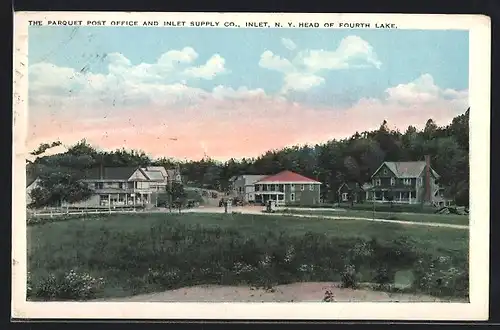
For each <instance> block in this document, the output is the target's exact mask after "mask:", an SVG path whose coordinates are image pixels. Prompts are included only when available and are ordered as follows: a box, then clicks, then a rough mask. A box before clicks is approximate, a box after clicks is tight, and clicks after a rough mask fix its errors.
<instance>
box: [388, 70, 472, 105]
mask: <svg viewBox="0 0 500 330" xmlns="http://www.w3.org/2000/svg"><path fill="white" fill-rule="evenodd" d="M385 92H386V100H387V101H388V102H393V103H398V104H403V105H411V104H422V103H432V102H437V101H439V100H451V101H459V102H460V101H463V102H467V99H468V92H467V91H457V90H453V89H441V88H440V87H439V86H437V85H436V84H435V82H434V78H433V77H432V76H431V75H430V74H428V73H425V74H423V75H421V76H420V77H418V78H417V79H415V80H414V81H412V82H409V83H407V84H399V85H397V86H395V87H390V88H388V89H386V91H385Z"/></svg>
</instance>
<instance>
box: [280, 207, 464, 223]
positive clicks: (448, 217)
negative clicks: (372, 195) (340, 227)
mask: <svg viewBox="0 0 500 330" xmlns="http://www.w3.org/2000/svg"><path fill="white" fill-rule="evenodd" d="M285 212H286V213H292V214H312V215H318V216H344V217H359V218H368V219H372V218H375V219H390V220H401V221H412V222H435V223H448V224H455V225H468V224H469V216H468V215H456V214H427V213H401V212H378V211H376V212H373V211H358V210H349V209H345V210H341V211H337V210H300V209H286V210H285Z"/></svg>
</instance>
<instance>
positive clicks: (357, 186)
mask: <svg viewBox="0 0 500 330" xmlns="http://www.w3.org/2000/svg"><path fill="white" fill-rule="evenodd" d="M344 186H345V187H347V189H349V190H351V191H356V192H359V191H363V190H364V189H363V187H361V186H360V184H359V183H357V182H344V183H342V184H341V185H340V187H339V189H337V191H340V189H342V187H344Z"/></svg>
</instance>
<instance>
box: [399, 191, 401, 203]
mask: <svg viewBox="0 0 500 330" xmlns="http://www.w3.org/2000/svg"><path fill="white" fill-rule="evenodd" d="M399 201H400V202H401V191H400V192H399Z"/></svg>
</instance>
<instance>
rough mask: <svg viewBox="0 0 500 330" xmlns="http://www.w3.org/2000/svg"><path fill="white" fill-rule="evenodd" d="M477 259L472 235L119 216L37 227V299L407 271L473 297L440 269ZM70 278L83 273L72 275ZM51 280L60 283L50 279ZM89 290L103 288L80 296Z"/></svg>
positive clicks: (32, 256)
mask: <svg viewBox="0 0 500 330" xmlns="http://www.w3.org/2000/svg"><path fill="white" fill-rule="evenodd" d="M374 239H376V240H374ZM467 251H468V232H467V231H464V230H456V229H449V228H422V227H418V228H417V227H409V226H404V225H398V224H387V223H383V224H382V223H374V222H359V221H356V222H354V221H349V220H338V221H325V220H321V219H313V218H308V219H300V218H296V217H295V218H294V217H286V216H282V215H277V216H264V215H262V216H261V215H245V214H229V215H224V214H180V215H179V214H121V215H119V214H111V215H93V216H89V217H87V218H84V219H74V220H67V221H60V222H52V223H46V224H37V225H32V226H28V271H29V272H30V275H31V279H30V281H31V283H30V286H31V287H32V290H31V296H32V298H35V299H36V298H37V296H38V298H44V299H65V298H66V299H82V298H102V297H120V296H129V295H133V294H139V293H147V292H153V291H161V290H166V289H172V288H178V287H183V286H189V285H196V284H211V283H212V284H222V285H234V284H252V285H263V286H269V285H276V284H286V283H291V282H297V281H344V282H346V276H347V277H348V278H347V279H349V278H350V277H352V278H353V279H354V281H355V282H356V281H372V280H374V281H375V282H377V281H378V282H381V284H387V283H392V282H394V279H395V274H396V273H398V272H399V273H401V271H406V272H408V271H409V272H410V273H411V276H409V277H411V278H413V279H414V282H418V283H417V284H415V285H414V290H415V291H417V292H425V293H429V294H434V295H441V296H442V295H462V296H463V295H466V294H467V291H468V289H467V286H468V280H467V281H465V282H464V278H463V275H464V274H462V273H463V272H462V273H460V274H461V275H457V274H455V273H453V272H452V273H453V274H455V275H453V274H451V275H450V274H448V273H446V272H445V273H442V274H441V273H440V274H441V275H439V276H442V277H443V278H442V279H441V284H440V287H439V288H438V287H436V284H435V283H434V282H436V281H437V280H439V278H438V279H435V278H434V277H436V276H437V275H436V274H437V272H436V271H435V270H434V269H436V267H437V268H439V267H441V268H442V269H443V271H445V270H446V271H448V270H450V269H455V270H456V269H461V270H464V269H467V267H468V266H467V264H468V263H467V254H468V253H467ZM438 264H439V265H438ZM346 267H347V268H346ZM349 267H350V268H349ZM346 269H347V271H346ZM353 269H354V271H353ZM70 270H74V271H75V274H76V275H75V274H73V275H71V274H70V275H67V274H68V272H69V271H70ZM430 270H432V272H430ZM50 274H56V275H57V274H59V275H57V276H56V278H52V279H51V280H47V278H50V277H49V275H50ZM61 274H66V275H65V276H63V275H61ZM78 274H88V275H89V276H88V278H87V277H84V276H83V277H78ZM443 274H445V275H443ZM446 274H447V275H446ZM433 276H434V277H433ZM457 276H458V277H459V278H458V280H459V282H457V283H458V284H456V283H455V282H453V281H458V280H457ZM460 276H462V277H460ZM448 277H449V278H448ZM75 278H76V279H75ZM89 278H96V279H98V278H102V279H103V281H104V283H102V285H99V286H98V285H97V284H96V283H94V282H92V281H91V280H89ZM384 278H385V279H384ZM444 281H445V282H446V283H445V282H444ZM450 281H452V283H451V284H450V283H448V282H450ZM347 282H349V281H348V280H347ZM382 282H383V283H382ZM437 282H439V281H437ZM75 283H76V284H75ZM81 283H84V284H81ZM85 283H86V284H85ZM89 283H90V284H89ZM464 283H465V284H464ZM60 286H63V287H64V289H62V290H61V289H57V288H56V289H54V287H60ZM87 286H88V287H92V288H94V287H95V288H94V289H95V290H94V289H92V290H94V291H93V292H91V294H89V295H82V294H79V293H77V294H75V291H78V292H79V290H83V289H82V287H87ZM443 286H444V287H443ZM97 287H98V288H97ZM87 290H89V289H87ZM61 292H62V293H61Z"/></svg>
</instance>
